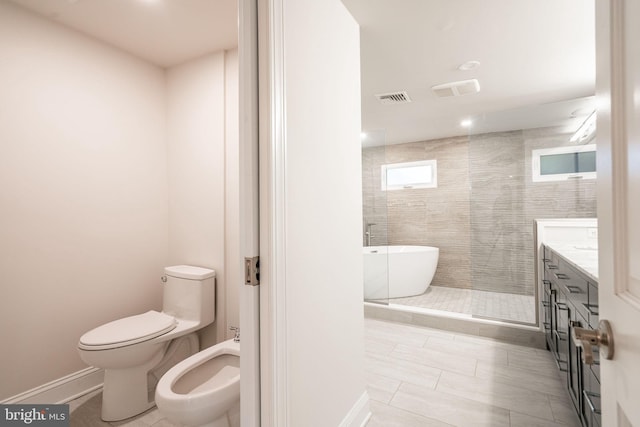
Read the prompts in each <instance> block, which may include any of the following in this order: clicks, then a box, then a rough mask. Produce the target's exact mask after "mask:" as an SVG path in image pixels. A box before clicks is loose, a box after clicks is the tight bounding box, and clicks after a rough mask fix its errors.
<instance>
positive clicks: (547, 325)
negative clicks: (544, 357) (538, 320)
mask: <svg viewBox="0 0 640 427" xmlns="http://www.w3.org/2000/svg"><path fill="white" fill-rule="evenodd" d="M542 288H543V289H542V327H543V328H544V335H545V338H546V341H547V349H548V350H554V347H553V330H554V324H553V315H552V311H553V303H554V302H555V300H556V296H555V294H556V291H555V290H554V289H552V287H551V281H550V280H546V279H544V280H543V281H542Z"/></svg>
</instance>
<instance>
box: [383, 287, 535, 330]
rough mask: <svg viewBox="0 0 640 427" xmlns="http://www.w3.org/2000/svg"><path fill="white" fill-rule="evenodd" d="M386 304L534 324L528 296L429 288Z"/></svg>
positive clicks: (531, 303) (533, 302)
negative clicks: (419, 293)
mask: <svg viewBox="0 0 640 427" xmlns="http://www.w3.org/2000/svg"><path fill="white" fill-rule="evenodd" d="M389 304H397V305H404V306H410V307H419V308H426V309H430V310H441V311H448V312H454V313H462V314H469V315H473V316H478V317H483V318H489V319H499V320H507V321H513V322H519V323H535V321H536V312H535V298H534V297H533V296H527V295H515V294H507V293H501V292H487V291H478V290H475V289H457V288H447V287H444V286H430V287H429V288H428V289H427V291H426V292H425V293H424V294H422V295H417V296H413V297H407V298H391V299H389Z"/></svg>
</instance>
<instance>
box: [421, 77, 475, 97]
mask: <svg viewBox="0 0 640 427" xmlns="http://www.w3.org/2000/svg"><path fill="white" fill-rule="evenodd" d="M431 90H432V91H433V93H434V94H436V96H439V97H441V98H443V97H447V96H463V95H470V94H472V93H478V92H480V83H479V82H478V80H477V79H472V80H460V81H457V82H451V83H445V84H441V85H437V86H432V87H431Z"/></svg>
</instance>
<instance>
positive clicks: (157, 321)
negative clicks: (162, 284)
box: [80, 310, 178, 349]
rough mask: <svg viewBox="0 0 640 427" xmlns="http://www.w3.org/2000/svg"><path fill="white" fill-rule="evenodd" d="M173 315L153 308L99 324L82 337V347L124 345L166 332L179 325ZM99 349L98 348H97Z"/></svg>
mask: <svg viewBox="0 0 640 427" xmlns="http://www.w3.org/2000/svg"><path fill="white" fill-rule="evenodd" d="M177 324H178V322H177V321H176V319H174V318H173V317H172V316H169V315H167V314H165V313H159V312H157V311H154V310H151V311H148V312H146V313H144V314H138V315H135V316H130V317H125V318H124V319H119V320H114V321H113V322H109V323H106V324H104V325H102V326H98V327H97V328H95V329H92V330H91V331H89V332H87V333H86V334H84V335H83V336H82V337H81V338H80V345H81V347H84V348H86V347H94V348H95V347H97V346H100V347H102V349H104V348H108V347H123V346H125V345H131V344H135V343H138V342H142V341H147V340H150V339H152V338H155V337H158V336H160V335H163V334H166V333H167V332H169V331H170V330H172V329H174V328H175V327H176V326H177ZM95 349H97V348H95Z"/></svg>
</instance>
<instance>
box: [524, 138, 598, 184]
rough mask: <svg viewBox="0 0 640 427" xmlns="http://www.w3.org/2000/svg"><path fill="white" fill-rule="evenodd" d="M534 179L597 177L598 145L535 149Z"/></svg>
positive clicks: (533, 154) (557, 179)
mask: <svg viewBox="0 0 640 427" xmlns="http://www.w3.org/2000/svg"><path fill="white" fill-rule="evenodd" d="M531 161H532V171H533V174H532V176H533V181H534V182H543V181H562V180H565V179H577V178H578V179H579V178H582V179H595V178H596V145H595V144H588V145H576V146H572V147H555V148H546V149H543V150H533V151H532V156H531Z"/></svg>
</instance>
